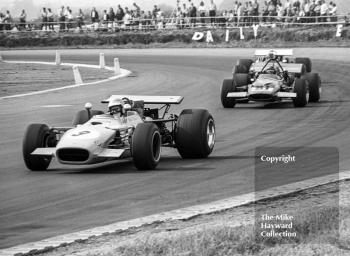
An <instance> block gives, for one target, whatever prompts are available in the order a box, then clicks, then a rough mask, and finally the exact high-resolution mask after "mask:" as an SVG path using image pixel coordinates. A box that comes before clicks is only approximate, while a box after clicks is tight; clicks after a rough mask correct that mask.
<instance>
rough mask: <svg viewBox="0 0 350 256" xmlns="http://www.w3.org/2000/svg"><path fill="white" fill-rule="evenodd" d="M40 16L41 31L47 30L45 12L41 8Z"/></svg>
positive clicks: (44, 9)
mask: <svg viewBox="0 0 350 256" xmlns="http://www.w3.org/2000/svg"><path fill="white" fill-rule="evenodd" d="M40 16H41V22H42V23H41V30H44V28H45V30H47V12H46V8H45V7H44V8H42V9H41V13H40Z"/></svg>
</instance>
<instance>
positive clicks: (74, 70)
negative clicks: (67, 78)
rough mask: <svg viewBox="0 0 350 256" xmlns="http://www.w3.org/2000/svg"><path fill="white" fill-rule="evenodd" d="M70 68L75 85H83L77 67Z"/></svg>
mask: <svg viewBox="0 0 350 256" xmlns="http://www.w3.org/2000/svg"><path fill="white" fill-rule="evenodd" d="M72 68H73V75H74V81H75V84H83V79H82V78H81V75H80V72H79V67H78V66H73V67H72Z"/></svg>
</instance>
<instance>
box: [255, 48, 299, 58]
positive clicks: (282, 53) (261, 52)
mask: <svg viewBox="0 0 350 256" xmlns="http://www.w3.org/2000/svg"><path fill="white" fill-rule="evenodd" d="M270 52H273V53H274V54H275V55H276V56H293V49H276V50H273V49H257V50H255V54H254V55H255V56H257V57H261V56H267V55H269V53H270Z"/></svg>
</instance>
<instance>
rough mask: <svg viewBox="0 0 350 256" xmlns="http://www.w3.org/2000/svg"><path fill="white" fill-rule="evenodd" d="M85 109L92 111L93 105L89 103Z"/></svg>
mask: <svg viewBox="0 0 350 256" xmlns="http://www.w3.org/2000/svg"><path fill="white" fill-rule="evenodd" d="M85 109H86V110H90V109H92V104H91V103H89V102H88V103H86V104H85Z"/></svg>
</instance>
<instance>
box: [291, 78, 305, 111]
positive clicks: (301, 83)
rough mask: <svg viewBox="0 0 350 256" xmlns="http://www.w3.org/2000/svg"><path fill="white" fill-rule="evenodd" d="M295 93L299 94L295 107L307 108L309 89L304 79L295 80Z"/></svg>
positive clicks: (294, 101)
mask: <svg viewBox="0 0 350 256" xmlns="http://www.w3.org/2000/svg"><path fill="white" fill-rule="evenodd" d="M294 92H295V93H296V94H297V96H296V98H294V99H293V103H294V107H297V108H301V107H305V106H306V104H307V102H308V100H309V99H308V88H307V85H306V81H305V80H304V79H295V84H294Z"/></svg>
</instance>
